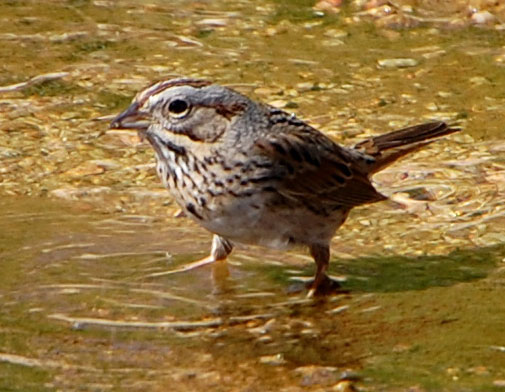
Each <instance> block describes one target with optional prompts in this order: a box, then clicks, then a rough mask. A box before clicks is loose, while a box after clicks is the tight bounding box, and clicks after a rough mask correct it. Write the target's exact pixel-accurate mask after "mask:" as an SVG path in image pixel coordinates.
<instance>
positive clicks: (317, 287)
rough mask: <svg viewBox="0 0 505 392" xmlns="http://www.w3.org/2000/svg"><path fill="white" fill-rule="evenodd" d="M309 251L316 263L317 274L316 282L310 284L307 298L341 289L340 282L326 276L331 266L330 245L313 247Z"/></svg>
mask: <svg viewBox="0 0 505 392" xmlns="http://www.w3.org/2000/svg"><path fill="white" fill-rule="evenodd" d="M309 249H310V255H311V256H312V257H313V258H314V261H315V262H316V274H315V276H314V280H313V281H312V282H311V283H310V286H309V292H308V294H307V298H311V297H313V296H314V295H316V294H324V293H328V292H331V291H332V290H335V289H337V288H339V287H340V285H339V284H338V282H336V281H333V280H331V279H330V278H329V277H328V275H326V270H327V269H328V266H329V264H330V247H329V246H328V245H311V246H310V247H309Z"/></svg>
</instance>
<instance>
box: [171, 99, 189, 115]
mask: <svg viewBox="0 0 505 392" xmlns="http://www.w3.org/2000/svg"><path fill="white" fill-rule="evenodd" d="M189 109H190V108H189V103H188V102H186V101H184V100H182V99H174V100H173V101H172V102H170V104H169V105H168V112H169V114H170V116H171V117H174V118H181V117H184V116H185V115H186V114H188V113H189Z"/></svg>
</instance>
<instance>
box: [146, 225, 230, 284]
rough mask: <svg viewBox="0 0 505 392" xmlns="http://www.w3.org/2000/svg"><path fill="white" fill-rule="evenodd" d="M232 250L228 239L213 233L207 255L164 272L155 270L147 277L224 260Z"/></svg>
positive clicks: (188, 269)
mask: <svg viewBox="0 0 505 392" xmlns="http://www.w3.org/2000/svg"><path fill="white" fill-rule="evenodd" d="M232 250H233V245H232V243H231V242H230V241H228V240H227V239H226V238H223V237H221V236H219V235H217V234H214V237H212V248H211V250H210V255H208V256H207V257H204V258H203V259H201V260H197V261H194V262H192V263H189V264H185V265H183V266H182V267H180V268H176V269H174V270H170V271H164V272H156V273H154V274H150V275H148V277H157V276H165V275H172V274H177V273H179V272H185V271H191V270H193V269H195V268H198V267H202V266H204V265H207V264H211V263H214V262H216V261H220V260H223V261H224V260H226V258H227V257H228V255H229V254H230V253H231V251H232Z"/></svg>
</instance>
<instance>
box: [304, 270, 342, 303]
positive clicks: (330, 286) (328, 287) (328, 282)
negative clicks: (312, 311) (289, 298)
mask: <svg viewBox="0 0 505 392" xmlns="http://www.w3.org/2000/svg"><path fill="white" fill-rule="evenodd" d="M341 281H342V280H341V279H339V280H337V279H334V278H330V277H329V276H328V275H323V276H322V277H321V278H320V279H313V280H311V281H309V282H308V283H307V284H306V288H307V289H308V290H309V292H308V293H307V298H313V297H315V296H326V295H331V294H343V293H348V292H349V290H346V289H344V288H342V285H341V283H340V282H341Z"/></svg>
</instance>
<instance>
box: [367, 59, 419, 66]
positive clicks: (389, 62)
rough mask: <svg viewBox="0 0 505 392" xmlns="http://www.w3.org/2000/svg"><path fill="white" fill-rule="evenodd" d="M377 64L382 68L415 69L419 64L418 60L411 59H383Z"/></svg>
mask: <svg viewBox="0 0 505 392" xmlns="http://www.w3.org/2000/svg"><path fill="white" fill-rule="evenodd" d="M377 63H378V64H379V67H381V68H407V67H415V66H416V65H418V64H419V62H418V61H417V60H416V59H411V58H399V59H382V60H378V61H377Z"/></svg>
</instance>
